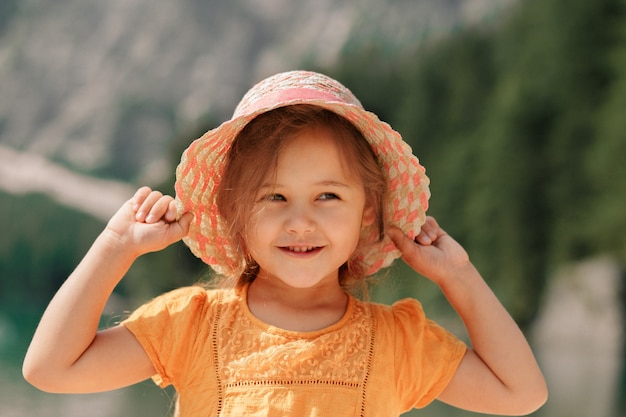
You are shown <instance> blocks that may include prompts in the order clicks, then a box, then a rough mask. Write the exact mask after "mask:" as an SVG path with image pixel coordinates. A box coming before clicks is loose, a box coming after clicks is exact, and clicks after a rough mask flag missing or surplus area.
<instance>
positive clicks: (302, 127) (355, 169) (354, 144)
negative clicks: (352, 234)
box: [217, 104, 387, 294]
mask: <svg viewBox="0 0 626 417" xmlns="http://www.w3.org/2000/svg"><path fill="white" fill-rule="evenodd" d="M315 128H323V129H329V130H330V132H331V133H333V137H334V138H335V141H336V144H337V146H338V148H339V151H340V155H341V157H342V158H343V159H344V162H345V166H346V169H347V172H348V173H349V174H351V175H354V176H355V178H358V179H359V180H360V182H361V183H362V184H363V187H364V191H365V197H366V207H370V208H371V209H372V210H373V211H374V216H375V222H374V227H376V229H377V234H378V239H377V241H380V240H381V239H382V237H383V233H384V224H383V207H382V204H383V201H384V198H385V193H386V192H387V181H386V176H385V175H384V173H383V171H382V169H381V167H380V166H379V164H378V160H377V158H376V156H375V154H374V152H373V150H372V148H371V146H370V145H369V143H368V142H367V141H366V139H365V138H364V137H363V135H362V134H361V132H360V131H359V130H358V129H357V128H356V127H355V126H354V125H353V124H352V123H350V122H349V121H347V120H346V119H344V118H343V117H341V116H339V115H337V114H336V113H333V112H332V111H330V110H326V109H324V108H321V107H318V106H313V105H306V104H299V105H293V106H286V107H281V108H278V109H275V110H271V111H268V112H266V113H263V114H261V115H259V116H257V117H256V118H255V119H254V120H252V121H251V122H250V123H248V125H246V127H245V128H244V129H243V130H242V131H241V132H240V133H239V134H238V135H237V137H236V138H235V140H234V142H233V144H232V147H231V149H230V150H229V153H228V158H227V161H226V166H225V169H224V174H223V178H222V181H221V183H220V186H219V188H218V190H217V207H218V210H219V212H220V214H221V215H222V216H223V217H224V219H225V220H226V222H227V223H228V224H229V230H230V232H229V236H228V238H229V240H230V242H231V244H232V245H233V246H234V247H235V248H236V250H237V252H238V254H239V256H240V257H241V258H242V259H245V264H246V267H245V270H244V272H243V273H242V274H241V275H240V276H238V277H221V279H220V283H221V286H227V287H233V286H234V287H241V286H243V285H244V284H246V283H249V282H252V281H253V280H254V279H255V277H256V274H257V272H258V265H257V264H256V262H255V261H254V259H252V258H251V257H250V256H249V254H248V251H247V249H246V242H245V227H246V224H247V223H248V222H247V220H248V218H249V216H250V215H251V211H252V207H253V203H254V199H255V196H256V194H257V192H258V190H259V189H260V187H261V185H262V181H263V179H264V178H265V177H266V175H267V173H268V172H270V170H275V169H276V165H277V162H278V156H279V154H280V152H281V150H282V148H283V147H284V146H285V145H286V144H287V143H289V141H290V140H291V139H293V138H295V137H297V136H298V135H299V134H300V133H302V132H304V131H306V130H308V129H315ZM369 243H370V244H372V243H375V242H369ZM366 245H367V242H360V243H359V247H357V250H356V251H355V255H356V254H358V253H361V252H362V251H363V250H365V246H366ZM353 258H354V257H353ZM351 260H352V258H351V259H349V260H348V262H346V264H344V265H343V266H342V267H341V268H340V270H339V281H340V284H341V285H342V286H343V287H344V288H346V289H354V288H356V289H358V290H360V291H364V293H365V294H366V289H365V288H364V284H363V282H364V279H363V278H364V274H363V273H362V271H359V270H358V269H357V268H354V265H352V262H351Z"/></svg>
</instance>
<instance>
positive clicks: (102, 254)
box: [24, 230, 135, 373]
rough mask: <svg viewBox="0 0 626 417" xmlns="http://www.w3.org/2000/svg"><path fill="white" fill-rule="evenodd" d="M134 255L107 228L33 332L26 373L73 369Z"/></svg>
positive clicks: (26, 361) (54, 298) (93, 335)
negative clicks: (43, 368) (43, 369)
mask: <svg viewBox="0 0 626 417" xmlns="http://www.w3.org/2000/svg"><path fill="white" fill-rule="evenodd" d="M134 259H135V256H134V255H132V254H129V253H128V252H127V251H126V250H124V248H123V245H121V244H120V242H119V241H118V240H117V239H116V236H115V234H113V233H111V232H110V231H109V230H105V231H104V232H102V234H100V236H98V238H97V239H96V241H95V242H94V243H93V245H92V247H91V248H90V249H89V251H88V252H87V254H86V255H85V257H84V258H83V260H82V261H81V262H80V264H79V265H78V266H77V267H76V269H75V270H74V272H72V274H71V275H70V276H69V277H68V279H67V280H66V281H65V283H64V284H63V285H62V286H61V288H60V289H59V290H58V292H57V293H56V295H55V296H54V297H53V299H52V300H51V302H50V304H49V305H48V307H47V309H46V311H45V312H44V314H43V316H42V318H41V321H40V323H39V326H38V327H37V330H36V332H35V335H34V336H33V339H32V342H31V345H30V347H29V349H28V352H27V355H26V358H25V361H24V372H25V373H28V372H31V373H32V372H37V370H38V369H39V370H41V369H42V367H45V372H50V373H53V372H54V370H64V369H69V368H70V367H71V366H72V365H73V364H74V363H75V362H76V361H77V360H78V359H79V358H80V356H81V355H82V354H83V353H84V352H85V350H86V349H87V348H88V347H89V346H90V344H91V343H92V341H93V340H94V338H95V335H96V332H97V330H98V324H99V321H100V317H101V315H102V311H103V309H104V306H105V304H106V302H107V300H108V298H109V296H110V295H111V293H112V292H113V289H114V288H115V286H116V285H117V284H118V282H119V281H120V280H121V279H122V277H123V276H124V274H125V273H126V272H127V270H128V268H129V267H130V266H131V264H132V262H133V261H134Z"/></svg>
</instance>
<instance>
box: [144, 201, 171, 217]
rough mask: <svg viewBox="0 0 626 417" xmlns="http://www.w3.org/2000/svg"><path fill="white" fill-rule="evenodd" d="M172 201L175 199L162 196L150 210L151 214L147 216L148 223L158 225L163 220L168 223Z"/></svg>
mask: <svg viewBox="0 0 626 417" xmlns="http://www.w3.org/2000/svg"><path fill="white" fill-rule="evenodd" d="M172 200H173V198H172V197H170V196H169V195H164V196H161V197H160V198H159V199H158V200H157V201H156V202H155V203H154V204H153V205H152V207H151V208H150V212H149V213H148V215H147V216H146V223H156V222H158V221H160V220H162V219H163V220H165V221H167V219H166V215H167V212H168V210H169V206H170V202H172Z"/></svg>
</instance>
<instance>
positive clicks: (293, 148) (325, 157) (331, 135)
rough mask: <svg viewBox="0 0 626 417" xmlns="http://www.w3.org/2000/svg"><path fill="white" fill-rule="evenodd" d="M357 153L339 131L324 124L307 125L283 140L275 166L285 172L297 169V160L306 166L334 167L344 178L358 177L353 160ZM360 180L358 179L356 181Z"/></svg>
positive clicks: (353, 178) (355, 178)
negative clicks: (307, 126)
mask: <svg viewBox="0 0 626 417" xmlns="http://www.w3.org/2000/svg"><path fill="white" fill-rule="evenodd" d="M357 158H358V157H357V156H356V155H355V152H354V150H353V149H351V147H350V142H349V141H347V140H345V138H343V137H342V135H341V132H337V131H336V130H334V129H332V128H329V127H326V126H315V127H309V128H306V129H304V130H302V131H301V132H299V133H298V134H296V135H294V136H293V137H291V138H289V139H288V140H286V141H285V142H284V143H283V146H282V147H281V149H280V151H279V153H278V157H277V160H276V169H279V170H281V171H286V172H283V174H286V175H288V174H289V171H290V170H293V171H296V170H298V169H299V168H300V166H299V164H305V165H306V166H307V167H308V168H309V169H317V170H321V169H327V170H328V169H334V170H336V171H337V173H338V174H341V175H342V176H343V177H345V178H346V179H350V180H357V181H358V180H360V179H359V178H358V175H357V172H358V169H356V168H355V167H354V166H355V163H358V161H355V159H357ZM359 182H360V181H359Z"/></svg>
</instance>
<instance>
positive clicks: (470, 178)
mask: <svg viewBox="0 0 626 417" xmlns="http://www.w3.org/2000/svg"><path fill="white" fill-rule="evenodd" d="M625 7H626V5H625V3H624V1H619V0H596V1H593V2H590V1H586V0H568V1H566V0H543V1H539V0H527V1H523V2H520V3H519V4H518V7H517V8H516V9H515V10H513V11H512V13H511V14H510V16H509V17H508V18H507V19H506V20H505V21H499V22H496V21H494V22H492V23H491V24H490V25H483V26H481V27H479V28H459V29H458V31H457V32H455V34H454V35H451V36H450V37H448V38H445V39H438V40H433V41H431V42H428V43H426V44H421V45H420V46H416V47H415V48H414V49H413V50H411V49H404V50H402V51H391V50H389V49H386V48H385V46H384V45H383V44H382V43H381V42H375V43H372V44H369V45H368V44H367V43H360V45H364V46H361V47H359V48H355V47H351V49H349V50H346V51H345V52H344V56H343V58H342V60H341V62H340V64H339V65H337V66H335V67H333V68H318V69H319V70H321V71H323V72H326V73H328V74H329V75H331V76H334V77H336V78H338V79H339V80H341V81H342V82H343V83H344V84H346V85H347V86H349V87H350V88H351V89H352V90H353V92H354V93H355V94H356V96H357V97H359V99H360V100H361V101H362V102H363V104H364V106H365V107H366V108H367V109H369V110H371V111H373V112H375V113H376V114H378V115H379V117H380V118H381V119H382V120H385V121H387V122H389V123H391V125H392V126H394V128H395V129H396V130H398V131H399V132H400V133H402V135H403V137H404V138H405V139H406V140H407V141H408V142H409V143H410V144H411V145H412V146H413V148H414V151H415V154H416V155H418V157H419V158H420V160H421V162H422V163H423V164H424V165H425V166H426V168H427V173H428V175H429V177H430V178H431V189H432V198H431V208H430V210H429V212H430V213H431V214H432V215H434V216H436V217H437V219H438V220H439V221H440V223H441V224H442V226H443V227H444V228H445V229H446V230H448V231H449V232H450V233H451V234H452V235H453V236H454V237H455V238H457V240H459V241H460V242H461V243H462V244H463V245H464V246H465V247H466V248H467V250H468V252H469V253H470V255H471V256H472V258H473V260H474V262H475V263H476V264H477V266H478V268H479V269H480V270H481V271H482V272H483V274H484V276H485V277H486V279H487V280H488V282H489V283H490V284H491V285H492V287H493V288H494V289H495V291H496V293H497V294H498V296H499V297H500V298H501V299H502V300H503V302H504V303H505V305H506V306H507V308H508V309H509V310H510V311H511V312H512V313H513V315H514V316H515V317H516V319H517V320H518V321H519V322H520V323H522V324H525V323H528V322H529V321H530V320H532V317H533V315H534V313H535V312H536V309H537V306H538V303H539V300H540V296H541V294H542V290H543V288H544V285H545V280H546V277H547V276H548V275H549V273H550V271H551V270H552V269H553V268H555V267H556V266H557V265H559V264H560V263H563V262H567V261H571V260H575V259H580V258H584V257H589V256H593V255H596V254H599V253H612V254H614V255H616V256H617V257H618V258H619V259H620V260H621V261H626V233H624V231H626V215H625V214H624V207H626V160H625V158H626V138H625V135H626V133H624V132H626V118H624V116H623V113H624V109H626V16H625V14H624V13H625V9H624V8H625ZM124 112H125V114H124V117H123V118H122V119H120V123H119V126H118V128H119V130H120V138H121V139H120V143H119V146H120V149H123V150H124V152H126V153H128V155H127V156H130V155H131V154H136V153H137V152H140V151H138V150H137V149H126V146H128V142H127V139H128V138H129V137H132V136H134V133H133V132H135V130H136V129H139V128H141V126H142V124H141V123H140V121H141V119H142V118H144V119H145V118H147V119H149V120H150V121H153V120H155V119H159V118H164V119H165V121H164V122H163V123H165V126H166V130H168V129H170V128H171V129H173V126H174V122H173V119H172V118H171V114H173V111H172V110H171V109H170V108H169V107H168V106H167V105H164V106H161V105H159V106H156V107H154V106H153V107H150V106H146V105H145V103H130V104H129V105H128V107H127V108H125V110H124ZM137 112H139V113H137ZM136 117H137V118H136ZM137 120H139V121H137ZM216 125H217V123H216V122H215V120H213V119H211V118H210V117H207V118H205V119H203V120H201V121H199V122H198V124H197V125H196V126H191V127H189V129H188V130H185V131H182V132H180V134H179V135H178V136H177V137H176V138H174V139H173V140H171V142H172V143H173V145H172V149H171V154H172V155H173V156H172V158H173V159H172V160H171V164H172V167H174V166H175V165H176V164H177V163H178V160H179V158H180V154H181V152H182V150H183V149H184V148H185V147H186V146H187V145H188V144H189V142H190V141H191V140H193V139H195V138H197V137H199V136H200V135H201V134H202V133H203V132H204V131H206V130H207V129H209V128H211V127H214V126H216ZM145 145H146V146H149V145H148V144H145ZM142 146H143V145H142ZM120 157H123V156H120ZM117 162H119V161H117ZM117 162H116V161H112V164H111V165H110V166H109V167H107V168H109V169H110V170H111V171H115V172H117V173H118V175H120V176H121V177H132V176H133V175H134V174H136V173H135V172H122V171H121V169H122V168H123V167H122V168H119V167H118V168H119V169H118V168H115V167H114V164H115V163H117ZM172 171H173V170H172ZM109 174H110V172H109ZM172 184H173V177H172V178H171V179H170V180H169V181H168V182H167V183H166V184H165V185H164V186H163V187H162V189H163V190H164V191H165V192H169V193H172V192H173V188H172ZM1 197H2V200H3V202H2V204H0V211H1V213H0V214H2V216H3V217H2V218H3V219H5V222H6V223H7V226H6V227H5V230H4V231H3V234H2V237H1V238H0V259H2V263H1V264H0V276H2V280H1V281H0V302H1V303H5V302H6V301H7V300H12V302H30V301H35V302H43V300H47V299H49V297H50V296H51V295H52V292H53V291H55V290H56V288H58V286H59V285H60V284H61V282H62V281H63V280H64V279H65V277H66V276H67V275H68V274H69V273H70V272H71V270H72V268H73V267H74V265H75V264H76V263H77V262H78V261H79V260H80V258H81V257H82V255H83V254H84V252H85V251H86V250H87V248H88V246H89V245H90V243H91V242H92V241H93V239H94V238H95V237H96V235H97V233H98V232H99V230H100V229H101V228H102V227H103V225H102V224H100V223H99V222H97V221H94V220H92V219H90V218H88V217H85V216H84V215H81V214H78V213H74V212H71V211H68V210H67V209H65V208H61V207H59V206H56V205H55V204H53V203H51V202H49V201H47V200H46V199H45V198H43V197H39V196H29V197H14V196H6V195H2V196H1ZM206 271H207V268H206V266H204V265H203V264H202V263H201V262H199V261H198V260H197V259H195V258H194V257H193V256H192V255H190V254H189V252H188V250H187V249H186V248H185V247H184V245H183V244H182V243H181V244H178V245H174V246H173V247H171V248H169V249H168V250H166V251H164V252H161V253H159V254H150V255H146V256H144V257H142V258H140V260H139V261H138V262H137V263H136V264H135V265H134V266H133V268H132V269H131V271H130V273H129V275H131V276H129V277H128V279H125V280H124V281H123V282H122V285H121V287H120V289H119V290H118V291H119V292H121V293H126V294H130V295H132V296H133V297H134V298H136V299H140V298H143V297H146V296H150V295H155V294H157V293H159V292H161V291H165V290H167V289H170V288H173V287H176V286H179V285H186V284H189V283H192V282H194V281H196V280H197V279H198V278H200V277H202V276H203V275H204V274H205V272H206ZM392 272H393V274H392V275H395V274H396V273H397V274H398V275H401V276H403V277H405V278H403V279H401V280H397V281H391V280H387V279H385V278H383V279H382V281H383V283H384V284H385V285H381V286H380V287H379V289H378V290H377V292H376V293H375V298H377V299H380V300H383V301H392V300H393V299H396V298H398V297H402V296H415V297H419V298H420V299H422V301H424V302H425V303H428V304H430V305H435V308H439V307H437V306H443V305H445V303H443V302H442V303H439V302H438V301H441V295H440V293H439V292H438V290H437V289H436V288H433V286H432V285H431V284H430V283H428V282H427V281H426V280H423V279H416V278H409V277H408V275H410V272H409V271H408V270H407V268H405V267H402V266H397V267H395V268H394V270H393V271H392Z"/></svg>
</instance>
